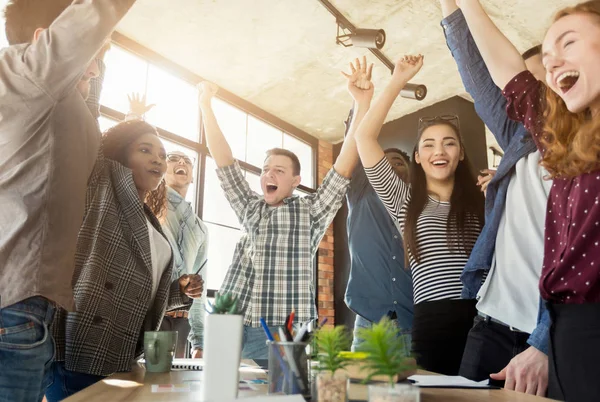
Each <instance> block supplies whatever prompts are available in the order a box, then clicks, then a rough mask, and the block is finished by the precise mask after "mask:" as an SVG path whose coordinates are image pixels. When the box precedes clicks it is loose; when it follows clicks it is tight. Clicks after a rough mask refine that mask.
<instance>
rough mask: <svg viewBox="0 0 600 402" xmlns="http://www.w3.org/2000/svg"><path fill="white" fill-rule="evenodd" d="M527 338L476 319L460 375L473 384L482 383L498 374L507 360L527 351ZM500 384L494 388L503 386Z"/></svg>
mask: <svg viewBox="0 0 600 402" xmlns="http://www.w3.org/2000/svg"><path fill="white" fill-rule="evenodd" d="M527 339H529V334H527V333H525V332H515V331H511V330H510V328H509V327H507V326H504V325H502V324H498V323H495V322H492V321H490V320H487V319H485V318H483V317H480V316H477V317H475V321H474V325H473V328H471V330H470V331H469V336H468V338H467V344H466V346H465V353H464V354H463V357H462V362H461V364H460V371H459V374H460V375H461V376H463V377H466V378H469V379H471V380H473V381H483V380H487V379H488V378H490V377H489V376H490V374H494V373H498V372H500V371H501V370H502V369H503V368H504V367H506V366H507V365H508V363H509V362H510V360H511V359H512V358H513V357H515V356H516V355H518V354H519V353H521V352H523V351H524V350H525V349H527V348H528V347H529V344H528V343H527ZM503 382H504V381H502V382H496V384H495V385H498V386H502V387H503V386H504V384H503Z"/></svg>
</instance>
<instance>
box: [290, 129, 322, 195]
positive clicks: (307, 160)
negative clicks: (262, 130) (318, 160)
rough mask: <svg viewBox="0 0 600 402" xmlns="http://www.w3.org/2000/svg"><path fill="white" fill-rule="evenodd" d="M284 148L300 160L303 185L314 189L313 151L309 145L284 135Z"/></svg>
mask: <svg viewBox="0 0 600 402" xmlns="http://www.w3.org/2000/svg"><path fill="white" fill-rule="evenodd" d="M283 148H285V149H287V150H289V151H292V152H293V153H295V154H296V156H297V157H298V159H299V160H300V169H301V170H300V175H301V177H302V181H301V184H303V185H305V186H306V187H309V188H313V187H314V185H315V182H314V177H313V176H314V174H313V149H312V148H311V146H310V145H308V144H307V143H305V142H303V141H300V140H297V139H296V138H294V137H292V136H291V135H289V134H283Z"/></svg>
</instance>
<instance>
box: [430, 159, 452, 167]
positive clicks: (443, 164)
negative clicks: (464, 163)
mask: <svg viewBox="0 0 600 402" xmlns="http://www.w3.org/2000/svg"><path fill="white" fill-rule="evenodd" d="M431 164H432V165H433V166H435V167H446V166H448V161H444V160H439V161H433V162H432V163H431Z"/></svg>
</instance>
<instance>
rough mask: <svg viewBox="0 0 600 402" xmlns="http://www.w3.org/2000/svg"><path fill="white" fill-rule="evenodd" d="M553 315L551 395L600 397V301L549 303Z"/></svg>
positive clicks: (583, 400) (579, 401)
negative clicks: (588, 302)
mask: <svg viewBox="0 0 600 402" xmlns="http://www.w3.org/2000/svg"><path fill="white" fill-rule="evenodd" d="M548 310H549V311H550V316H551V317H552V326H551V327H550V353H549V355H548V366H549V369H550V371H549V374H548V382H549V383H548V397H550V398H553V399H560V400H566V401H567V402H597V401H599V400H600V304H597V303H596V304H552V303H548Z"/></svg>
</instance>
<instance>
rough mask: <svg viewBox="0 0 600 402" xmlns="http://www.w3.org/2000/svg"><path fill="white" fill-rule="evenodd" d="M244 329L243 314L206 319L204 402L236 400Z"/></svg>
mask: <svg viewBox="0 0 600 402" xmlns="http://www.w3.org/2000/svg"><path fill="white" fill-rule="evenodd" d="M243 328H244V326H243V316H241V315H230V314H208V315H207V316H206V321H205V325H204V356H203V357H204V370H203V371H204V373H203V381H202V400H203V401H204V402H213V401H221V400H232V399H236V398H237V393H238V387H239V383H238V382H239V370H240V359H241V354H242V335H243Z"/></svg>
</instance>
